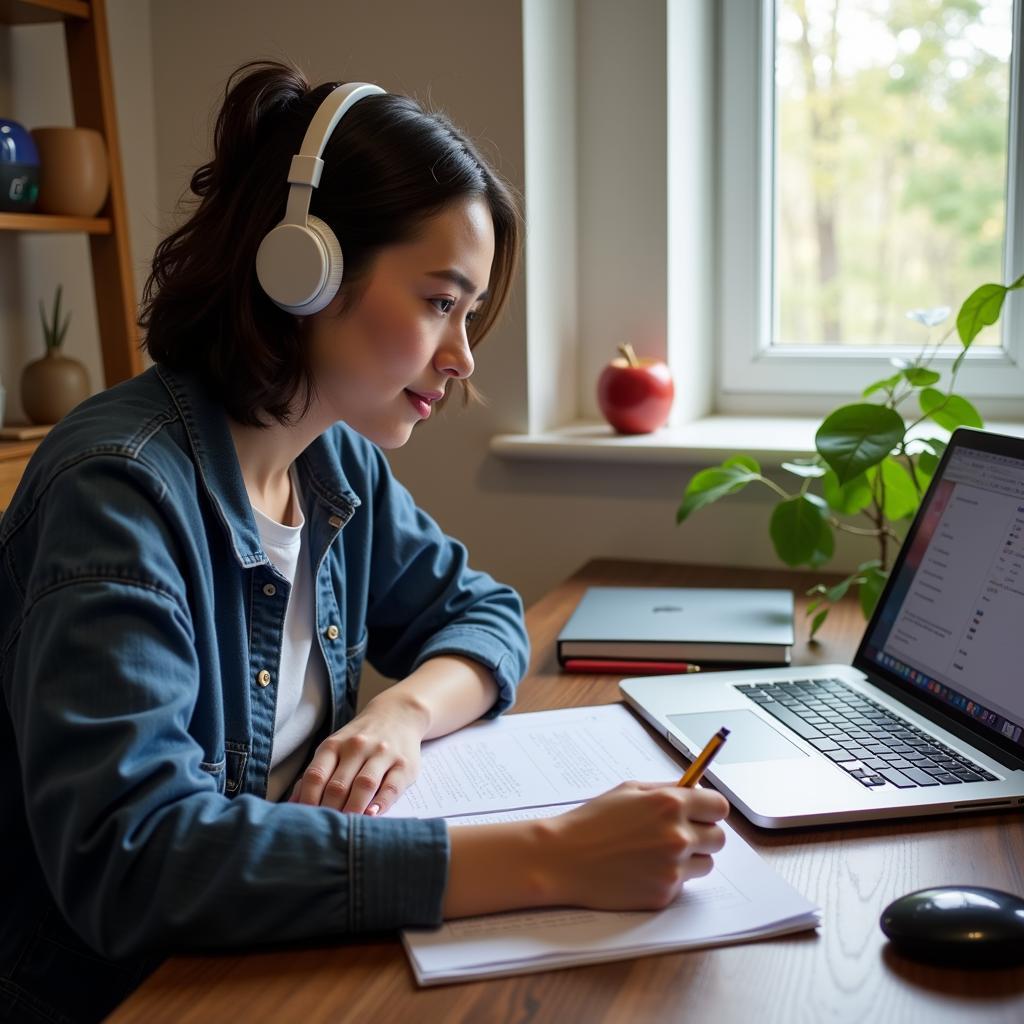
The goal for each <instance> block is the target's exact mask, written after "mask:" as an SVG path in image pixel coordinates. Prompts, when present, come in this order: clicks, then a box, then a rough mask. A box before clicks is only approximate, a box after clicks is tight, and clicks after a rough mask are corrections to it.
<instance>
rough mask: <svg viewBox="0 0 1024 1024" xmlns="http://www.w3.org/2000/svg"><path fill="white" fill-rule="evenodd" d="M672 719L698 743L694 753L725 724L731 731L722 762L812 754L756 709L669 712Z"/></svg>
mask: <svg viewBox="0 0 1024 1024" xmlns="http://www.w3.org/2000/svg"><path fill="white" fill-rule="evenodd" d="M668 720H669V721H670V722H671V723H672V724H673V725H674V726H675V727H676V728H677V729H678V730H679V731H680V732H681V733H682V734H683V735H684V736H685V737H686V738H687V739H688V740H690V741H691V742H692V743H693V744H695V749H694V753H696V752H697V751H698V750H701V749H702V748H703V746H704V744H705V743H707V741H708V740H709V739H711V737H712V736H714V734H715V733H716V732H718V730H719V729H721V728H722V726H723V725H724V726H725V727H726V729H728V730H729V739H728V741H727V742H726V743H725V745H724V746H723V747H722V749H721V750H720V751H719V752H718V754H717V755H716V756H715V760H716V761H717V762H718V763H719V764H743V763H744V762H747V761H779V760H782V759H783V758H787V757H807V756H808V754H807V752H806V751H804V750H801V749H800V748H799V747H798V746H796V744H794V743H790V742H789V740H787V739H786V737H785V736H783V735H782V734H781V733H779V732H777V731H776V730H775V729H773V728H772V727H771V726H770V725H769V724H768V723H767V722H766V721H765V720H764V719H763V718H758V716H757V715H755V714H754V712H753V711H704V712H700V713H694V714H692V715H669V716H668Z"/></svg>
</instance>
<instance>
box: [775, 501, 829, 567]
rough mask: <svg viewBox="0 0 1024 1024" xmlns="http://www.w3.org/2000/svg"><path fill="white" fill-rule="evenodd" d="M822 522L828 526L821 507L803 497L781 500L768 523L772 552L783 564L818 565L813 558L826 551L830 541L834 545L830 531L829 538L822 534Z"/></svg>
mask: <svg viewBox="0 0 1024 1024" xmlns="http://www.w3.org/2000/svg"><path fill="white" fill-rule="evenodd" d="M823 525H824V526H825V527H826V529H827V528H828V524H827V523H826V522H825V520H824V517H823V516H822V513H821V509H820V508H818V506H817V505H815V504H814V502H812V501H808V500H807V497H806V496H804V495H800V496H799V497H796V498H789V499H787V500H786V501H780V502H779V504H778V505H776V506H775V510H774V511H773V512H772V518H771V522H770V523H769V526H768V530H769V533H770V534H771V538H772V544H774V545H775V553H776V554H777V555H778V556H779V558H781V559H782V561H783V562H785V563H786V565H804V564H820V562H818V561H816V559H818V558H820V557H821V556H822V555H823V554H824V553H825V551H826V550H827V546H828V543H829V541H832V543H833V545H834V540H833V538H832V531H831V530H829V531H828V539H825V538H824V537H823V535H822V526H823ZM828 554H829V556H831V552H829V553H828Z"/></svg>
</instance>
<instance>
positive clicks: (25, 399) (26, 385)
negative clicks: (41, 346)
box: [21, 351, 89, 423]
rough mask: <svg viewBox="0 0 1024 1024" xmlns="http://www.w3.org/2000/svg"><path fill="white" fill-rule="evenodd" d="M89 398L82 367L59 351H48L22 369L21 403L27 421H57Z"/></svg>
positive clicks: (87, 380) (87, 385)
mask: <svg viewBox="0 0 1024 1024" xmlns="http://www.w3.org/2000/svg"><path fill="white" fill-rule="evenodd" d="M88 397H89V374H88V372H87V371H86V369H85V367H84V366H83V365H82V364H81V363H80V362H79V361H78V360H77V359H69V358H68V357H67V356H62V355H61V354H60V353H59V352H53V351H49V352H47V353H46V355H45V356H43V358H42V359H36V360H35V361H34V362H31V363H29V364H28V366H26V367H25V369H24V370H22V372H21V404H22V407H23V408H24V410H25V415H26V416H27V417H28V419H29V422H30V423H56V422H57V420H59V419H60V418H61V417H62V416H64V415H65V414H66V413H69V412H71V410H72V409H74V407H75V406H76V405H78V403H79V402H82V401H85V399H86V398H88Z"/></svg>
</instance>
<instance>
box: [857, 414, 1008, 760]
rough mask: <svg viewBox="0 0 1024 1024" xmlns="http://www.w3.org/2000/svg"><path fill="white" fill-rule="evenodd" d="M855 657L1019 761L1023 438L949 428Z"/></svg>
mask: <svg viewBox="0 0 1024 1024" xmlns="http://www.w3.org/2000/svg"><path fill="white" fill-rule="evenodd" d="M855 664H856V665H857V667H858V668H859V669H861V670H862V671H866V672H871V673H872V674H880V675H881V676H882V677H883V678H885V679H886V680H888V681H889V682H890V683H892V684H894V685H896V686H897V687H899V688H900V689H904V690H909V691H913V692H914V693H915V695H916V696H919V697H921V698H922V699H924V700H925V702H926V703H930V704H933V705H935V706H937V707H940V708H941V709H942V710H943V711H944V712H945V713H947V714H950V715H951V716H952V717H954V718H956V719H959V720H961V721H962V722H963V724H965V725H968V726H969V727H970V728H972V729H973V730H974V731H976V732H979V733H981V734H983V735H988V736H989V738H990V739H992V740H993V741H994V742H996V743H997V744H998V745H999V746H1001V747H1003V748H1004V749H1008V750H1010V751H1012V752H1013V753H1015V754H1017V755H1018V756H1021V757H1024V440H1019V439H1016V438H1007V437H1002V436H1000V435H995V434H983V433H979V432H977V431H968V430H959V431H957V432H956V433H955V434H954V436H953V438H952V440H951V443H950V446H949V448H948V449H947V451H946V454H945V456H944V457H943V460H942V462H941V464H940V465H939V468H938V470H937V472H936V475H935V479H934V480H933V481H932V485H931V487H930V488H929V490H928V493H927V495H926V496H925V500H924V501H923V502H922V504H921V508H920V509H919V511H918V514H917V518H916V519H915V521H914V524H913V527H912V528H911V530H910V532H909V533H908V535H907V538H906V541H905V542H904V545H903V548H902V549H901V551H900V554H899V557H898V559H897V561H896V563H895V565H894V566H893V571H892V573H891V575H890V579H889V582H888V584H887V586H886V588H885V590H884V592H883V594H882V596H881V598H880V600H879V604H878V607H877V608H876V610H875V615H874V617H873V618H872V620H871V623H870V624H869V626H868V629H867V631H866V633H865V635H864V640H863V641H862V643H861V647H860V650H859V651H858V652H857V659H856V662H855Z"/></svg>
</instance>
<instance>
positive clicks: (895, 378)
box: [861, 373, 903, 398]
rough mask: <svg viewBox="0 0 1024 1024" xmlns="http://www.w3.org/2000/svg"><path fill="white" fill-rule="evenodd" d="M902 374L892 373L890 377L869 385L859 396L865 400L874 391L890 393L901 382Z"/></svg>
mask: <svg viewBox="0 0 1024 1024" xmlns="http://www.w3.org/2000/svg"><path fill="white" fill-rule="evenodd" d="M902 378H903V374H902V373H894V374H893V375H892V376H891V377H885V378H883V379H882V380H876V381H875V383H874V384H869V385H868V386H867V387H866V388H865V389H864V390H863V391H862V392H861V395H862V396H863V397H864V398H867V397H868V396H869V395H873V394H874V393H875V392H876V391H881V390H883V389H884V390H886V391H892V389H893V388H894V387H896V385H897V384H899V382H900V380H902Z"/></svg>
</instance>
